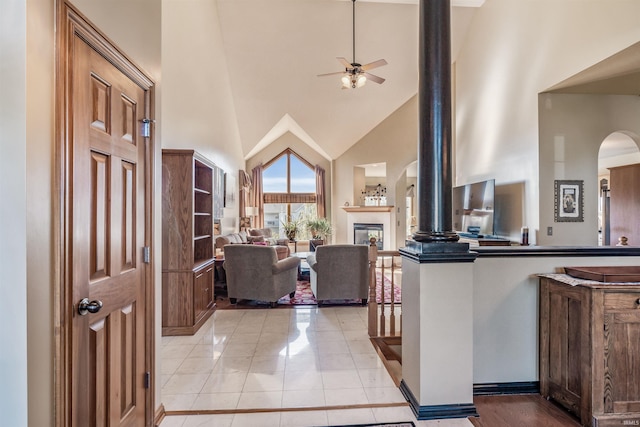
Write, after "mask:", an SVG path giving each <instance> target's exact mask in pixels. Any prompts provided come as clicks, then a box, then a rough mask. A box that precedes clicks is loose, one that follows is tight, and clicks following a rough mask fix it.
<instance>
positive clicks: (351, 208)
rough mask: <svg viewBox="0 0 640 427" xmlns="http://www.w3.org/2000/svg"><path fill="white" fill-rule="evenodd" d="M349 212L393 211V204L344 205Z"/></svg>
mask: <svg viewBox="0 0 640 427" xmlns="http://www.w3.org/2000/svg"><path fill="white" fill-rule="evenodd" d="M342 209H344V210H345V211H347V212H352V213H353V212H391V211H392V210H393V206H343V207H342Z"/></svg>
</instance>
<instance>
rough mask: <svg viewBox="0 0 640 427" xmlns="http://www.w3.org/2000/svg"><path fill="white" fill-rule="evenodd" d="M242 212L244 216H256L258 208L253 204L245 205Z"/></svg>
mask: <svg viewBox="0 0 640 427" xmlns="http://www.w3.org/2000/svg"><path fill="white" fill-rule="evenodd" d="M244 214H245V215H246V216H258V208H257V207H255V206H247V207H245V208H244Z"/></svg>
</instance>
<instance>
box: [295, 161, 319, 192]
mask: <svg viewBox="0 0 640 427" xmlns="http://www.w3.org/2000/svg"><path fill="white" fill-rule="evenodd" d="M290 157H291V192H292V193H315V192H316V173H315V171H314V170H313V169H311V168H310V167H309V166H307V165H306V164H304V163H303V162H301V161H300V159H298V158H297V157H296V156H293V155H292V156H290Z"/></svg>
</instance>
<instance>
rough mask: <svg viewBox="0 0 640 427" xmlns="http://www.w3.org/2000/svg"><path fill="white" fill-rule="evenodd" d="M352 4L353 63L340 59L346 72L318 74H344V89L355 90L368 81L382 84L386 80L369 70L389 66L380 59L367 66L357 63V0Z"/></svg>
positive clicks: (320, 75)
mask: <svg viewBox="0 0 640 427" xmlns="http://www.w3.org/2000/svg"><path fill="white" fill-rule="evenodd" d="M351 2H352V10H353V62H349V61H347V59H346V58H343V57H338V58H337V60H338V61H339V62H340V63H341V64H342V65H344V71H338V72H335V73H326V74H318V77H324V76H335V75H338V74H342V75H343V76H342V89H348V88H352V89H355V88H357V87H362V86H364V84H365V83H366V82H367V79H369V80H371V81H372V82H375V83H378V84H382V83H384V80H385V79H383V78H382V77H378V76H376V75H374V74H371V73H369V70H372V69H374V68H377V67H381V66H383V65H387V61H385V60H384V59H378V60H377V61H373V62H370V63H368V64H365V65H362V64H359V63H357V62H356V0H351Z"/></svg>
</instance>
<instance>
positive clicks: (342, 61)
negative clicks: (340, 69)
mask: <svg viewBox="0 0 640 427" xmlns="http://www.w3.org/2000/svg"><path fill="white" fill-rule="evenodd" d="M336 59H337V60H338V61H339V62H340V63H341V64H342V65H344V67H345V68H353V65H351V62H349V61H347V59H346V58H343V57H341V56H338V57H337V58H336Z"/></svg>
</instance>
